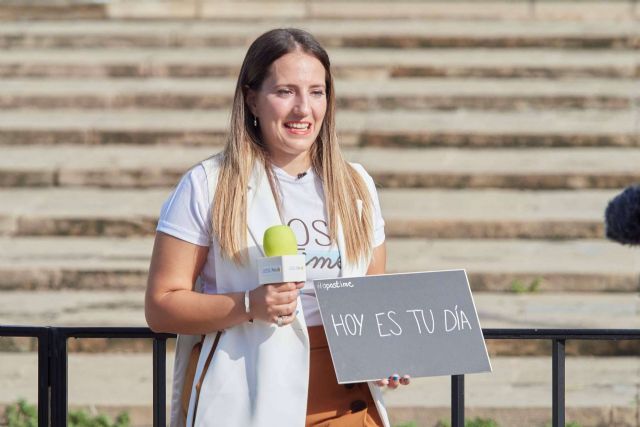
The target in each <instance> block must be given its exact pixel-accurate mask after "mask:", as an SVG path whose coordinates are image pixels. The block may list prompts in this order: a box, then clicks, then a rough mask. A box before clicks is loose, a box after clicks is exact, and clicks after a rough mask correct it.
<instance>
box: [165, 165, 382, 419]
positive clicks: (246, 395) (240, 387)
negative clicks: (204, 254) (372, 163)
mask: <svg viewBox="0 0 640 427" xmlns="http://www.w3.org/2000/svg"><path fill="white" fill-rule="evenodd" d="M220 161H221V154H219V155H216V156H214V157H212V158H210V159H207V160H205V161H203V162H202V165H203V166H204V168H205V171H206V175H207V180H208V185H209V191H210V194H211V195H213V194H215V189H216V184H217V180H218V171H219V168H220ZM247 196H248V197H247V200H248V218H247V223H248V238H247V244H248V253H249V261H248V262H247V264H246V265H245V266H237V265H236V264H234V263H233V262H231V261H229V260H226V259H223V258H222V256H221V254H220V247H219V245H218V243H217V241H216V239H213V243H212V245H211V246H210V249H209V250H213V251H215V272H216V286H217V289H218V292H219V293H230V292H241V291H245V290H251V289H254V288H255V287H257V286H258V285H257V277H258V271H257V259H258V258H259V257H261V256H263V254H262V248H261V243H262V236H263V235H264V231H265V230H266V229H267V228H269V227H270V226H272V225H276V224H281V221H280V216H279V215H278V210H277V207H276V202H275V200H274V198H273V195H272V193H271V188H270V186H269V182H268V179H267V176H266V173H265V171H264V168H263V167H262V166H261V165H257V166H256V167H255V168H254V171H253V174H252V176H251V179H250V184H249V189H248V195H247ZM360 204H361V203H360ZM337 236H338V238H337V240H338V242H337V243H338V248H339V250H340V252H341V253H345V243H344V235H343V233H342V227H341V226H338V233H337ZM367 267H368V262H366V263H365V262H362V263H361V264H359V265H348V264H347V263H345V262H343V265H342V273H341V275H342V277H349V276H362V275H364V274H366V271H367ZM298 307H299V308H300V310H299V313H298V315H297V317H296V319H295V320H294V321H293V323H291V324H290V325H289V326H285V327H282V328H279V327H277V326H276V325H274V324H270V323H265V322H262V321H259V320H256V321H254V322H253V323H248V322H247V323H243V324H240V325H237V326H233V327H231V328H228V329H226V330H224V331H223V332H222V335H221V337H220V341H219V343H218V347H217V349H216V350H215V352H214V354H213V358H212V360H211V364H210V366H209V369H208V371H207V372H206V375H205V378H204V381H203V384H202V388H201V390H200V398H199V403H198V409H197V411H196V419H195V423H194V420H193V412H194V406H195V396H196V393H195V386H194V388H193V389H192V393H191V401H190V403H189V411H188V414H187V420H186V423H187V424H186V425H187V426H189V427H191V426H196V427H218V426H220V427H223V426H224V427H274V426H280V427H303V426H304V423H305V418H306V406H307V391H308V390H307V388H308V381H309V337H308V334H307V326H306V324H305V320H304V314H303V313H302V309H301V307H302V303H301V302H300V298H298ZM215 336H216V332H212V333H210V334H208V335H207V336H206V338H205V341H204V343H203V346H202V352H201V356H200V360H199V361H198V367H197V371H196V376H195V378H199V377H200V374H201V372H202V370H203V368H204V364H205V359H206V356H207V355H208V354H209V352H210V349H211V347H212V345H213V340H214V339H215ZM199 339H200V336H192V335H179V336H178V341H177V343H176V354H175V363H174V374H173V375H174V380H173V393H172V399H171V421H170V426H171V427H185V425H184V421H183V417H182V416H181V405H180V402H181V394H182V386H183V382H184V375H185V370H186V367H187V364H188V360H189V355H190V352H191V348H192V347H193V345H194V344H195V343H196V342H197V341H198V340H199ZM369 388H370V390H371V394H372V396H373V399H374V401H375V402H376V408H377V409H378V413H379V414H380V417H381V418H382V420H383V422H384V425H385V427H389V420H388V416H387V411H386V409H385V407H384V405H383V401H382V391H381V390H380V388H379V387H378V386H377V385H375V383H373V382H370V383H369Z"/></svg>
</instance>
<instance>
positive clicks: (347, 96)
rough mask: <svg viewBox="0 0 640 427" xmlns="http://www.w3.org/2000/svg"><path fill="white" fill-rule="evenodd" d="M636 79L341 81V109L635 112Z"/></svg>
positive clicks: (126, 97)
mask: <svg viewBox="0 0 640 427" xmlns="http://www.w3.org/2000/svg"><path fill="white" fill-rule="evenodd" d="M234 89H235V81H234V80H233V79H229V78H220V79H201V78H193V79H178V78H175V79H165V78H151V79H142V80H141V79H115V80H114V79H82V80H77V79H76V80H65V79H4V80H2V81H0V109H100V110H111V109H113V110H119V109H132V108H139V109H146V110H148V109H160V110H162V109H200V110H202V109H207V110H209V109H214V110H215V109H222V108H228V106H229V105H231V103H232V101H233V91H234ZM636 89H637V83H636V82H635V81H633V80H612V79H572V80H562V81H560V80H540V79H515V80H504V79H456V78H410V79H409V78H407V79H405V78H398V79H391V80H388V81H375V80H374V81H372V80H353V79H352V80H338V81H337V82H336V92H337V93H338V98H337V101H338V107H339V108H341V109H349V110H355V111H361V110H365V111H367V110H377V109H383V110H392V109H412V110H415V109H435V110H456V109H472V110H474V109H480V110H484V111H490V110H498V111H522V110H529V109H536V110H538V109H540V110H546V109H554V110H557V109H589V110H598V109H605V110H632V109H633V108H634V105H635V104H636V103H640V92H639V91H638V90H636Z"/></svg>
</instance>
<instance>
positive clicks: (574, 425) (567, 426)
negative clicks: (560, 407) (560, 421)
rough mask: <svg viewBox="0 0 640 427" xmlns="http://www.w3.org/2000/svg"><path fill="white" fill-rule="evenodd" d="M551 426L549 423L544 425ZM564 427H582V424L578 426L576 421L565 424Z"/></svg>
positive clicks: (545, 426)
mask: <svg viewBox="0 0 640 427" xmlns="http://www.w3.org/2000/svg"><path fill="white" fill-rule="evenodd" d="M551 426H552V424H551V423H550V422H548V423H546V424H545V425H544V427H551ZM564 427H582V424H580V423H579V422H577V421H569V422H568V423H565V425H564Z"/></svg>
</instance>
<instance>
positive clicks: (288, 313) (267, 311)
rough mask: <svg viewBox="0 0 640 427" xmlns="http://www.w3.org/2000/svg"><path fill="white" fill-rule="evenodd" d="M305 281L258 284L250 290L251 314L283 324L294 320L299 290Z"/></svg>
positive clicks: (260, 318) (267, 320)
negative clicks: (279, 318)
mask: <svg viewBox="0 0 640 427" xmlns="http://www.w3.org/2000/svg"><path fill="white" fill-rule="evenodd" d="M303 287H304V282H284V283H273V284H269V285H262V286H258V287H257V288H256V289H254V290H252V291H251V292H249V301H250V306H251V316H252V318H253V319H259V320H262V321H264V322H267V323H274V324H276V325H277V324H278V317H281V318H282V320H281V322H280V325H281V326H285V325H288V324H290V323H291V322H293V320H294V319H295V318H296V308H297V305H298V294H299V290H300V289H302V288H303Z"/></svg>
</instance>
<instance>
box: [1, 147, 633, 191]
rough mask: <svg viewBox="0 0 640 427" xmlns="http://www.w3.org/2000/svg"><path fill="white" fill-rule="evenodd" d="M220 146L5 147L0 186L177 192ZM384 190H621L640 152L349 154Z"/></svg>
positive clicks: (367, 150) (406, 151)
mask: <svg viewBox="0 0 640 427" xmlns="http://www.w3.org/2000/svg"><path fill="white" fill-rule="evenodd" d="M219 150H220V148H219V147H205V146H202V147H181V146H175V145H173V146H172V145H169V146H140V145H137V146H136V145H117V146H116V145H104V146H77V145H64V144H62V145H56V146H50V145H29V146H18V145H15V146H5V147H2V156H0V186H1V187H52V186H55V187H85V186H98V187H105V188H148V187H173V186H174V185H175V184H176V182H177V181H178V180H179V178H180V176H181V175H182V174H183V173H184V172H185V171H186V170H187V169H189V168H190V167H191V166H193V165H195V164H197V163H199V162H200V161H201V160H203V159H206V158H207V157H209V156H211V155H212V154H214V153H215V152H217V151H219ZM344 153H345V156H346V158H347V159H349V160H350V161H355V162H358V163H362V164H363V165H364V166H365V167H366V169H367V171H368V172H369V173H370V174H371V175H372V176H373V177H374V179H375V181H376V183H377V184H378V185H380V186H382V187H384V188H458V189H472V188H510V189H520V190H523V189H538V190H542V189H596V188H600V189H606V188H608V189H617V190H619V189H620V188H622V187H625V186H627V185H631V184H632V183H634V182H637V181H640V171H639V170H638V168H637V167H636V165H638V164H640V150H639V149H619V148H580V149H575V148H552V149H549V148H540V149H537V148H535V149H534V148H518V149H505V148H500V149H482V150H475V149H444V148H433V149H409V148H403V149H402V150H399V149H382V148H373V147H367V148H360V149H357V148H345V149H344Z"/></svg>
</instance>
